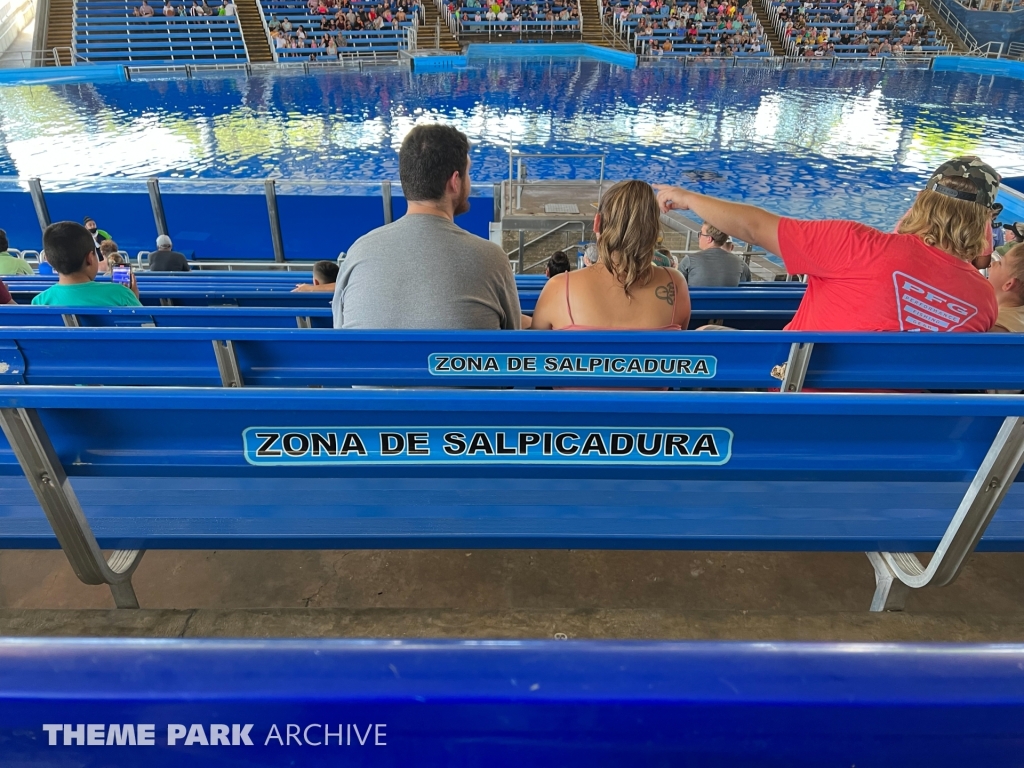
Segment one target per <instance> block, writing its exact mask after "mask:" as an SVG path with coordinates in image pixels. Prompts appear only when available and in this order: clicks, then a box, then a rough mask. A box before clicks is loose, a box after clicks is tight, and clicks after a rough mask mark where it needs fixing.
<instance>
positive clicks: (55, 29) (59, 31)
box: [46, 0, 74, 66]
mask: <svg viewBox="0 0 1024 768" xmlns="http://www.w3.org/2000/svg"><path fill="white" fill-rule="evenodd" d="M73 8H74V2H73V0H50V13H49V16H48V17H47V24H46V50H47V51H52V50H53V49H54V48H57V49H59V55H60V57H61V60H60V63H61V64H63V65H65V66H68V65H70V64H71V61H70V60H68V61H65V60H64V58H65V57H68V56H70V55H71V54H70V50H71V38H72V25H73V18H72V17H73ZM46 63H47V64H51V65H52V64H54V62H52V61H50V59H49V57H47V59H46Z"/></svg>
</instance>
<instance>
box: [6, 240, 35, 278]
mask: <svg viewBox="0 0 1024 768" xmlns="http://www.w3.org/2000/svg"><path fill="white" fill-rule="evenodd" d="M10 247H11V244H10V243H9V242H8V241H7V233H6V232H5V231H4V230H2V229H0V275H31V274H32V267H31V266H29V263H28V262H27V261H25V260H24V259H19V258H17V257H16V256H11V254H10V252H9V251H8V250H7V249H8V248H10Z"/></svg>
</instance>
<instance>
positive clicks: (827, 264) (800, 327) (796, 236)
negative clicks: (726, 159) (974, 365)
mask: <svg viewBox="0 0 1024 768" xmlns="http://www.w3.org/2000/svg"><path fill="white" fill-rule="evenodd" d="M1000 180H1001V179H1000V176H999V174H998V173H996V172H995V171H994V170H993V169H992V168H991V167H990V166H988V165H986V164H985V163H984V162H982V161H981V160H980V159H979V158H977V157H973V156H964V157H957V158H954V159H953V160H949V161H947V162H945V163H943V164H942V165H940V166H939V167H938V168H937V169H936V170H935V172H934V173H933V174H932V175H931V177H930V178H929V179H928V182H927V184H926V185H925V188H924V189H923V190H921V191H920V192H918V193H917V197H916V198H915V200H914V203H913V205H911V207H910V210H908V211H907V212H906V213H905V214H904V215H903V218H902V219H900V221H899V223H898V224H897V225H896V231H895V233H886V232H881V231H879V230H877V229H873V228H872V227H869V226H866V225H864V224H860V223H858V222H855V221H828V220H826V221H801V220H799V219H791V218H787V217H783V216H778V215H776V214H774V213H771V212H770V211H765V210H763V209H761V208H755V207H754V206H751V205H741V204H738V203H730V202H727V201H725V200H718V199H716V198H713V197H708V196H707V195H700V194H697V193H696V192H690V191H689V190H685V189H680V188H678V187H663V186H658V185H655V189H657V190H659V192H658V202H659V203H660V204H661V207H662V211H664V212H668V211H670V210H673V209H682V210H685V209H689V210H692V211H693V212H694V213H695V214H696V215H697V216H698V217H699V218H701V219H703V220H704V221H705V222H706V223H708V224H710V225H711V226H713V227H715V228H716V229H719V230H721V231H723V232H728V233H729V234H730V235H732V236H734V237H737V238H739V239H740V240H742V241H744V242H746V243H751V244H753V245H758V246H760V247H762V248H764V249H765V250H766V251H768V252H769V253H774V254H777V255H778V256H781V257H782V260H783V262H784V263H785V264H786V269H787V270H788V271H789V272H790V274H795V275H807V292H806V293H805V294H804V298H803V300H802V301H801V302H800V307H799V309H798V310H797V313H796V315H795V316H794V317H793V320H792V322H790V324H789V325H788V326H786V327H787V329H788V330H791V331H988V330H989V329H991V328H992V326H993V325H995V323H996V315H997V314H998V306H997V304H996V296H995V291H993V289H992V285H991V284H990V283H989V282H988V281H987V280H986V279H985V278H984V277H982V275H981V273H980V272H978V270H977V269H976V268H975V266H974V264H972V262H974V263H977V262H978V261H980V260H981V259H983V258H984V260H985V261H987V260H988V259H987V257H988V255H989V254H991V253H992V214H991V211H992V207H993V206H994V205H995V204H996V194H997V193H998V191H999V182H1000ZM979 266H984V265H983V264H979Z"/></svg>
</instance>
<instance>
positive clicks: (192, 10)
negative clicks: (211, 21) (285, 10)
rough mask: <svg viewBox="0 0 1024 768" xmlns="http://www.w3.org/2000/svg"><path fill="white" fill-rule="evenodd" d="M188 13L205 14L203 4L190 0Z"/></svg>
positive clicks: (192, 14)
mask: <svg viewBox="0 0 1024 768" xmlns="http://www.w3.org/2000/svg"><path fill="white" fill-rule="evenodd" d="M188 15H189V16H204V15H205V14H204V13H203V6H201V5H200V4H199V0H192V7H191V8H189V9H188ZM270 18H271V19H273V18H274V17H273V16H271V17H270ZM270 29H271V30H273V29H274V27H273V26H271V27H270Z"/></svg>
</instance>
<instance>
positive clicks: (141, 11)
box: [132, 0, 156, 19]
mask: <svg viewBox="0 0 1024 768" xmlns="http://www.w3.org/2000/svg"><path fill="white" fill-rule="evenodd" d="M132 15H133V16H141V17H142V18H144V19H148V18H150V17H151V16H154V15H156V11H154V10H153V6H151V5H150V4H149V3H147V2H146V0H142V5H139V6H137V7H136V8H135V10H134V11H132Z"/></svg>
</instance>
